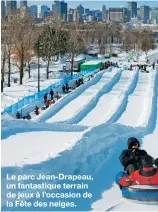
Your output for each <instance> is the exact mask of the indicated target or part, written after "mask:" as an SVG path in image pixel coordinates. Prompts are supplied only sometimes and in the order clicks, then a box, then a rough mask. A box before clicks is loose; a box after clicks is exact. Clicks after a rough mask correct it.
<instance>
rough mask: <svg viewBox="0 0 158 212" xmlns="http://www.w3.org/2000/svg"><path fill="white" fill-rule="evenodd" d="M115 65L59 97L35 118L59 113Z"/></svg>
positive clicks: (46, 117) (47, 117)
mask: <svg viewBox="0 0 158 212" xmlns="http://www.w3.org/2000/svg"><path fill="white" fill-rule="evenodd" d="M112 69H113V67H109V68H108V69H105V70H103V71H101V72H99V73H97V74H96V75H95V76H94V78H93V79H91V80H90V81H88V82H86V83H84V84H83V85H81V86H80V87H78V88H76V89H75V90H74V91H72V92H70V93H69V94H67V95H65V96H64V97H63V98H61V99H59V100H58V101H57V102H56V103H55V104H54V105H52V106H51V107H49V108H48V109H47V110H45V111H43V113H41V114H39V115H38V116H37V117H36V118H34V120H36V121H46V120H48V119H50V118H51V117H52V116H54V115H55V114H56V113H58V112H59V111H60V110H61V109H63V108H64V107H65V106H66V105H67V104H68V103H69V102H71V101H73V100H74V99H75V98H77V97H78V96H80V95H81V94H82V93H83V92H84V91H85V90H86V89H88V88H89V87H91V86H93V85H95V84H97V83H98V81H100V79H101V78H102V75H104V74H105V73H106V72H111V71H112Z"/></svg>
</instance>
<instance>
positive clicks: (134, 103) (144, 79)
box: [116, 72, 157, 127]
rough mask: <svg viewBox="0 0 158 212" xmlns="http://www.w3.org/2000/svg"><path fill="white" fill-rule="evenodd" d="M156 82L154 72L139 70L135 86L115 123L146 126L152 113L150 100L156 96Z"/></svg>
mask: <svg viewBox="0 0 158 212" xmlns="http://www.w3.org/2000/svg"><path fill="white" fill-rule="evenodd" d="M156 83H157V82H156V72H150V73H141V72H140V73H139V79H138V83H137V87H136V89H135V91H134V93H133V94H132V95H130V96H129V99H128V104H127V107H126V110H125V112H124V113H123V114H122V116H121V117H120V119H118V121H117V122H116V123H120V124H123V125H126V126H131V127H147V124H148V121H149V118H150V115H151V113H152V105H153V104H152V102H153V101H154V98H156V96H155V91H154V88H155V84H156ZM133 108H134V109H133Z"/></svg>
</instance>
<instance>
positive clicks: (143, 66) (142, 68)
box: [129, 61, 158, 72]
mask: <svg viewBox="0 0 158 212" xmlns="http://www.w3.org/2000/svg"><path fill="white" fill-rule="evenodd" d="M157 63H158V61H157ZM155 64H156V63H155V62H153V63H152V65H147V64H143V65H140V64H137V65H132V64H131V65H130V68H129V70H133V67H138V70H139V71H141V72H149V71H147V67H151V66H152V68H153V70H155Z"/></svg>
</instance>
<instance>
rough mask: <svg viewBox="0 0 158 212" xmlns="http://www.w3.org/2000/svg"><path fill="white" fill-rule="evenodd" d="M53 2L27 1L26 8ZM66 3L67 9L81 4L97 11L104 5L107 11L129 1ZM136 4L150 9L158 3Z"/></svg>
mask: <svg viewBox="0 0 158 212" xmlns="http://www.w3.org/2000/svg"><path fill="white" fill-rule="evenodd" d="M53 2H54V1H38V0H36V1H30V0H29V1H28V6H30V5H34V4H35V5H37V6H38V5H42V4H43V5H47V6H48V7H52V3H53ZM65 2H66V3H68V8H73V9H74V8H76V7H77V6H78V5H79V4H82V6H83V7H84V8H89V9H99V8H100V7H101V6H102V5H105V6H106V8H107V9H108V8H109V7H121V6H122V7H127V2H130V1H127V0H126V1H120V0H115V1H90V0H86V1H82V0H81V1H77V0H76V1H70V0H69V1H66V0H65ZM136 2H137V3H138V7H140V6H141V5H147V6H150V7H158V1H136Z"/></svg>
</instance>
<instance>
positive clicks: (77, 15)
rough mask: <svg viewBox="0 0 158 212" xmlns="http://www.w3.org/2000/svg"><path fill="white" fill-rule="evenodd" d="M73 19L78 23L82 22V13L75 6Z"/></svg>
mask: <svg viewBox="0 0 158 212" xmlns="http://www.w3.org/2000/svg"><path fill="white" fill-rule="evenodd" d="M73 21H74V22H76V23H79V24H82V23H83V18H82V14H81V13H80V11H79V10H78V9H77V8H76V9H75V10H74V13H73Z"/></svg>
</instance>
